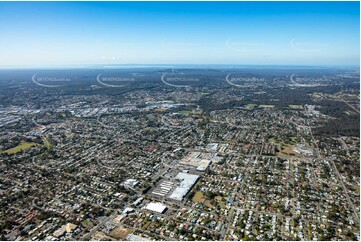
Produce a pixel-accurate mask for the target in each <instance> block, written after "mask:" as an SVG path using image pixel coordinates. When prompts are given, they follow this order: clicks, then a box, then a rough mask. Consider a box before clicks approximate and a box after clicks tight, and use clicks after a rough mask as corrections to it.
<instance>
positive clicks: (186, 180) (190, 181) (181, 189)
mask: <svg viewBox="0 0 361 242" xmlns="http://www.w3.org/2000/svg"><path fill="white" fill-rule="evenodd" d="M176 178H177V179H179V180H182V181H181V183H180V184H179V185H178V186H177V188H176V189H175V190H174V191H173V193H172V194H171V195H170V196H169V197H170V198H172V199H175V200H178V201H181V200H182V199H183V198H184V196H185V195H186V194H187V193H188V191H189V190H190V189H191V188H192V187H193V185H194V184H195V183H196V182H197V180H198V178H199V176H197V175H193V174H189V173H184V172H179V173H178V175H177V177H176Z"/></svg>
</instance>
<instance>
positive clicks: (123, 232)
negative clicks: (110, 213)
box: [109, 227, 133, 240]
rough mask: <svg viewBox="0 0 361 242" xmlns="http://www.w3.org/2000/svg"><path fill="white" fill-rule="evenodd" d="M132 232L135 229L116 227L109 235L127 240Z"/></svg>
mask: <svg viewBox="0 0 361 242" xmlns="http://www.w3.org/2000/svg"><path fill="white" fill-rule="evenodd" d="M131 233H133V230H130V229H127V228H123V227H116V228H115V229H113V230H112V232H111V233H110V234H109V235H110V236H111V237H113V238H116V239H118V240H125V238H126V237H127V235H128V234H131Z"/></svg>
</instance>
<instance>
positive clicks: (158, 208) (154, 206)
mask: <svg viewBox="0 0 361 242" xmlns="http://www.w3.org/2000/svg"><path fill="white" fill-rule="evenodd" d="M145 209H148V210H150V211H153V212H157V213H164V212H165V211H166V210H167V207H166V206H164V204H162V203H153V202H151V203H149V204H148V205H147V206H146V207H145Z"/></svg>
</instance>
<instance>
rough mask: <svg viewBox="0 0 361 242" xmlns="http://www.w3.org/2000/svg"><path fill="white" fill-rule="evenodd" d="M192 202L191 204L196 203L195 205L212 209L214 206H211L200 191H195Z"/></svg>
mask: <svg viewBox="0 0 361 242" xmlns="http://www.w3.org/2000/svg"><path fill="white" fill-rule="evenodd" d="M192 200H193V202H196V203H202V204H204V205H206V206H207V207H209V208H214V206H213V205H212V204H211V201H209V200H207V199H206V198H205V197H204V195H203V193H202V192H201V191H197V192H196V193H195V194H194V197H193V199H192Z"/></svg>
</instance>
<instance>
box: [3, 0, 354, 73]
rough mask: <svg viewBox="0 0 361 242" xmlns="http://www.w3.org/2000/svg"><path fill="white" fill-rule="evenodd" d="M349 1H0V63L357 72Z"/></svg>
mask: <svg viewBox="0 0 361 242" xmlns="http://www.w3.org/2000/svg"><path fill="white" fill-rule="evenodd" d="M359 4H360V3H359V2H0V33H1V34H0V53H1V54H0V66H24V65H29V66H32V65H87V64H251V65H257V64H260V65H265V64H266V65H267V64H269V65H277V64H280V65H287V64H290V65H359V59H360V56H359V53H360V23H359V19H360V8H359Z"/></svg>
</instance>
